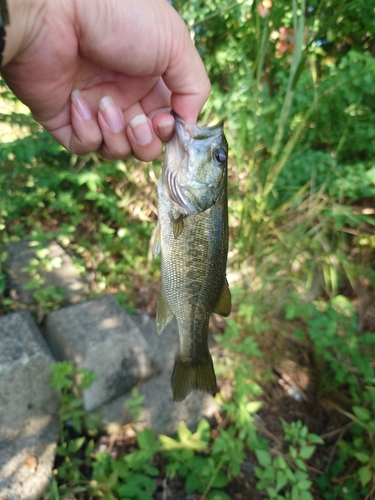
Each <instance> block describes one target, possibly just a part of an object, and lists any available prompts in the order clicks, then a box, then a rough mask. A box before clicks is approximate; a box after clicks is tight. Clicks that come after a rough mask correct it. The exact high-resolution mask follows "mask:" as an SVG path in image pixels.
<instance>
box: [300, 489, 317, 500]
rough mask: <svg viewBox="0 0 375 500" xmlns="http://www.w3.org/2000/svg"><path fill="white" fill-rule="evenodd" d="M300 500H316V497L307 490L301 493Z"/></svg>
mask: <svg viewBox="0 0 375 500" xmlns="http://www.w3.org/2000/svg"><path fill="white" fill-rule="evenodd" d="M299 500H314V497H313V496H312V494H311V493H310V492H309V491H306V490H305V491H301V492H300V496H299Z"/></svg>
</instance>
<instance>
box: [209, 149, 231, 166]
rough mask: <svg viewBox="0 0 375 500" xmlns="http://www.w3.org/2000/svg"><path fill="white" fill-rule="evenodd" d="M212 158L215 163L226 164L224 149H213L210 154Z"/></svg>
mask: <svg viewBox="0 0 375 500" xmlns="http://www.w3.org/2000/svg"><path fill="white" fill-rule="evenodd" d="M212 157H213V159H214V160H215V161H216V163H219V164H220V165H223V163H225V162H226V159H227V153H226V151H225V149H223V148H217V149H214V151H213V153H212Z"/></svg>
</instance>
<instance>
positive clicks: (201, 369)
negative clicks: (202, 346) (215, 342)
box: [171, 352, 217, 401]
mask: <svg viewBox="0 0 375 500" xmlns="http://www.w3.org/2000/svg"><path fill="white" fill-rule="evenodd" d="M171 383H172V395H173V399H174V401H183V400H184V399H185V398H186V396H187V395H188V394H190V392H191V391H193V390H195V389H196V390H199V391H204V392H209V393H210V394H212V395H213V394H215V392H216V388H217V386H216V377H215V371H214V365H213V363H212V358H211V354H210V353H209V352H208V353H207V357H206V358H204V359H203V360H202V362H201V364H197V363H196V362H195V363H194V364H193V363H192V361H191V359H183V358H182V356H181V355H180V354H178V355H177V357H176V360H175V362H174V368H173V373H172V382H171Z"/></svg>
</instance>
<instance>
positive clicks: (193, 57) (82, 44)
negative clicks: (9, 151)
mask: <svg viewBox="0 0 375 500" xmlns="http://www.w3.org/2000/svg"><path fill="white" fill-rule="evenodd" d="M18 2H21V3H20V4H18ZM8 6H9V15H10V22H11V25H10V26H9V27H8V28H7V38H6V45H5V52H4V59H3V68H2V75H3V77H4V79H5V81H6V82H7V84H8V85H9V87H10V88H11V90H12V91H13V92H14V93H15V94H16V96H17V97H18V98H19V99H20V100H21V101H23V102H24V103H25V104H26V105H27V106H28V107H29V108H30V109H31V111H32V114H33V117H34V119H35V120H36V121H37V122H39V123H40V124H41V125H43V127H45V128H46V129H47V130H48V132H50V133H51V135H53V137H55V138H56V139H57V140H58V141H59V142H60V143H61V144H62V145H63V146H65V147H66V148H67V149H68V150H69V151H71V152H73V153H76V154H85V153H88V152H91V151H96V150H98V151H99V153H100V154H101V155H102V156H103V157H104V158H108V159H120V158H124V157H126V156H128V155H130V154H133V155H134V156H135V157H137V158H139V159H141V160H144V161H150V160H153V159H155V158H157V157H158V156H159V155H160V153H161V151H162V142H163V141H167V140H169V139H170V138H171V136H172V134H173V130H174V118H173V117H172V115H170V114H169V111H170V109H171V108H172V109H173V110H174V111H175V112H176V113H177V114H178V115H180V116H181V117H182V118H184V119H185V120H186V121H188V122H191V123H194V122H195V121H196V119H197V117H198V114H199V112H200V110H201V108H202V106H203V105H204V103H205V102H206V100H207V98H208V95H209V92H210V83H209V80H208V77H207V74H206V71H205V69H204V66H203V63H202V61H201V59H200V57H199V55H198V53H197V51H196V49H195V48H194V45H193V44H192V42H191V39H190V36H189V32H188V30H187V28H186V26H185V24H184V22H183V20H182V19H181V17H180V16H179V15H178V14H177V12H176V11H175V10H174V9H173V8H172V7H171V6H170V5H169V4H168V2H167V1H166V0H105V1H103V0H28V1H25V0H11V1H9V2H8Z"/></svg>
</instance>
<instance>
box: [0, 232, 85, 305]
mask: <svg viewBox="0 0 375 500" xmlns="http://www.w3.org/2000/svg"><path fill="white" fill-rule="evenodd" d="M38 248H40V247H38ZM42 248H43V249H46V250H48V252H46V258H47V259H48V260H50V259H51V260H52V259H57V261H58V260H60V262H59V265H58V266H57V267H54V268H52V269H48V270H46V269H43V266H42V265H40V266H39V267H38V272H39V273H40V275H41V276H42V277H43V278H44V279H45V283H44V285H43V287H45V288H47V287H49V286H56V287H59V288H62V289H64V290H65V293H66V302H67V303H69V304H76V303H77V302H80V301H82V300H83V298H84V295H85V293H84V282H83V280H82V279H81V278H80V276H79V275H78V273H77V270H76V268H75V267H74V264H73V261H72V259H71V257H70V256H69V255H68V254H67V253H66V252H65V250H64V249H63V248H62V247H61V246H60V245H59V244H58V243H56V242H55V241H52V242H50V243H47V244H45V245H43V246H42ZM5 250H6V251H7V253H8V259H7V261H6V262H5V265H4V267H5V270H6V272H7V276H8V289H9V294H10V296H11V297H12V298H13V299H15V300H18V301H19V302H22V303H23V304H30V303H31V302H32V301H33V290H28V289H26V288H25V285H27V283H28V282H29V281H30V279H31V276H30V274H29V272H28V271H25V270H24V269H25V268H26V267H27V266H28V265H29V264H30V262H31V261H32V260H33V259H34V260H35V259H36V260H40V259H38V257H37V255H36V253H35V247H33V246H30V241H19V242H16V243H9V244H8V245H6V246H5ZM57 261H56V262H57Z"/></svg>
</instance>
